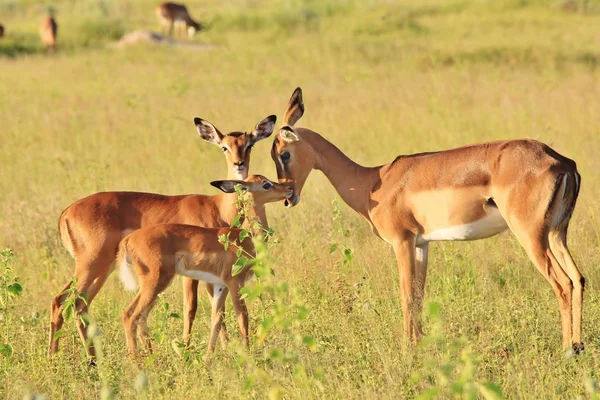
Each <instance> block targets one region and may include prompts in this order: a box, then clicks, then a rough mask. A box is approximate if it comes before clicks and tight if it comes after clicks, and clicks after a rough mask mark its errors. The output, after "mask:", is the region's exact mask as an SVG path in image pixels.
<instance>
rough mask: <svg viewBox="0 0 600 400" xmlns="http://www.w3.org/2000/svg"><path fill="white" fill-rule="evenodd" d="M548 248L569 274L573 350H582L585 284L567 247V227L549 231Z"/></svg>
mask: <svg viewBox="0 0 600 400" xmlns="http://www.w3.org/2000/svg"><path fill="white" fill-rule="evenodd" d="M548 239H549V243H550V249H551V250H552V253H553V254H554V255H555V256H556V259H557V260H558V262H559V264H560V266H561V267H562V269H563V270H564V271H565V272H566V274H567V275H568V276H569V278H570V280H571V282H572V285H573V295H572V302H573V304H572V307H573V308H572V317H573V337H572V345H573V350H575V352H579V351H580V350H583V348H584V346H583V343H582V341H581V322H582V317H583V315H582V314H583V290H584V286H585V278H584V277H583V276H582V275H581V272H580V271H579V268H577V264H575V261H574V260H573V257H572V256H571V253H570V252H569V249H568V247H567V229H566V228H564V229H563V230H561V231H551V232H550V234H549V235H548Z"/></svg>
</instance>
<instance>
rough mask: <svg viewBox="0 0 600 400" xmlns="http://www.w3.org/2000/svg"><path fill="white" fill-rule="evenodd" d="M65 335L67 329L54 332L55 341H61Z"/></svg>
mask: <svg viewBox="0 0 600 400" xmlns="http://www.w3.org/2000/svg"><path fill="white" fill-rule="evenodd" d="M64 335H65V328H60V329H59V330H57V331H56V332H54V339H60V338H61V337H63V336H64Z"/></svg>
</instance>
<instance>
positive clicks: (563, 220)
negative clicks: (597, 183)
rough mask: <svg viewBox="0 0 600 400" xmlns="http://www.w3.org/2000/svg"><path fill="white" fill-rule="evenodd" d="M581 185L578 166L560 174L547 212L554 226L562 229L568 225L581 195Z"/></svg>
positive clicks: (551, 224)
mask: <svg viewBox="0 0 600 400" xmlns="http://www.w3.org/2000/svg"><path fill="white" fill-rule="evenodd" d="M580 185H581V176H580V175H579V173H578V172H577V169H576V168H573V169H572V170H571V171H568V172H563V173H561V174H559V175H558V177H557V179H556V186H555V189H554V194H553V195H552V200H550V205H549V207H548V214H547V217H548V218H549V219H550V226H551V227H552V228H559V229H560V228H566V227H567V226H568V224H569V220H570V219H571V215H572V214H573V210H574V209H575V203H576V202H577V197H578V196H579V187H580Z"/></svg>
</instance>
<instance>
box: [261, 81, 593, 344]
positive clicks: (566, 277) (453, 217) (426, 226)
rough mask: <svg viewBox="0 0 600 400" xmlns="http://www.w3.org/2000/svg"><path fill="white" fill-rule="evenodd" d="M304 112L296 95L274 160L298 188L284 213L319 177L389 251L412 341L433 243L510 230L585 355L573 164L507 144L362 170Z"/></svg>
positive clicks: (567, 336) (527, 144)
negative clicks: (573, 228) (573, 237)
mask: <svg viewBox="0 0 600 400" xmlns="http://www.w3.org/2000/svg"><path fill="white" fill-rule="evenodd" d="M303 113H304V103H303V101H302V91H301V90H300V88H298V89H296V90H295V91H294V93H293V94H292V97H291V98H290V101H289V104H288V108H287V111H286V113H285V117H284V124H285V126H283V127H282V128H281V130H280V131H279V132H278V134H277V135H276V137H275V141H274V143H273V147H272V151H271V156H272V158H273V161H274V162H275V166H276V168H277V176H278V177H279V180H280V182H285V181H286V180H288V179H290V180H293V181H295V190H294V196H292V198H291V199H289V200H285V202H286V205H288V206H294V205H296V204H297V203H298V202H299V201H300V193H301V191H302V187H303V185H304V183H305V182H306V179H307V178H308V175H309V174H310V172H311V170H313V169H318V170H321V171H322V172H323V173H324V174H325V176H326V177H327V178H328V179H329V181H330V182H331V184H332V185H333V186H334V187H335V189H336V190H337V192H338V193H339V194H340V196H341V197H342V199H343V200H344V201H345V202H346V203H347V204H348V205H349V206H350V207H352V208H353V209H354V210H355V211H356V212H357V213H359V214H360V215H361V216H363V217H364V218H365V219H366V220H367V222H368V223H369V224H370V225H371V228H372V229H373V232H374V233H375V234H376V235H377V236H379V237H380V238H381V239H383V240H384V241H386V242H387V243H389V244H390V245H391V246H392V247H393V249H394V253H395V254H396V260H397V263H398V271H399V275H400V296H401V300H402V311H403V317H404V335H405V336H406V337H407V338H410V339H412V340H413V341H417V340H418V339H419V338H420V337H421V335H422V329H421V320H420V314H421V311H422V308H423V295H424V290H425V278H426V276H427V255H428V249H429V243H430V242H433V241H438V240H477V239H484V238H487V237H491V236H494V235H496V234H498V233H500V232H503V231H505V230H507V229H510V230H511V231H512V232H513V233H514V234H515V236H516V237H517V239H518V241H519V243H520V244H521V245H522V246H523V248H524V249H525V251H526V252H527V254H528V256H529V258H530V259H531V261H532V262H533V264H534V265H535V266H536V268H537V269H538V270H539V271H540V273H541V274H542V275H543V276H544V278H545V279H546V280H547V281H548V283H549V284H550V286H551V287H552V289H553V290H554V292H555V294H556V297H557V299H558V303H559V311H560V316H561V323H562V343H563V348H565V349H566V348H572V349H573V350H574V351H575V352H578V351H579V350H582V349H583V343H582V341H581V319H582V310H583V287H584V283H585V280H584V278H583V276H582V275H581V273H580V272H579V269H578V268H577V265H576V264H575V261H574V260H573V257H572V256H571V253H570V252H569V249H568V248H567V228H568V226H569V221H570V219H571V215H572V214H573V210H574V208H575V203H576V201H577V196H578V194H579V187H580V185H581V178H580V176H579V173H578V172H577V167H576V165H575V162H574V161H573V160H570V159H569V158H567V157H564V156H562V155H560V154H558V153H557V152H556V151H555V150H553V149H551V148H550V147H549V146H547V145H545V144H543V143H540V142H538V141H535V140H505V141H498V142H490V143H482V144H475V145H471V146H467V147H461V148H457V149H452V150H446V151H437V152H431V153H421V154H414V155H408V156H399V157H397V158H396V159H395V160H393V161H392V162H390V163H388V164H384V165H381V166H376V167H363V166H361V165H359V164H357V163H355V162H354V161H352V160H351V159H350V158H348V157H347V156H346V155H345V154H343V153H342V152H341V151H340V150H339V149H338V148H337V147H336V146H335V145H333V144H332V143H330V142H329V141H327V140H326V139H325V138H324V137H323V136H321V135H319V134H318V133H316V132H313V131H312V130H310V129H306V128H297V127H294V125H295V123H296V122H297V121H298V120H299V119H300V117H302V115H303Z"/></svg>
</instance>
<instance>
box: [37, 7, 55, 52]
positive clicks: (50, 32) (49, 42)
mask: <svg viewBox="0 0 600 400" xmlns="http://www.w3.org/2000/svg"><path fill="white" fill-rule="evenodd" d="M57 33H58V24H57V23H56V20H55V19H54V17H52V15H47V16H45V17H44V18H43V19H42V22H41V23H40V38H41V39H42V44H43V45H44V47H46V48H48V49H49V50H51V51H54V50H56V35H57Z"/></svg>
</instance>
